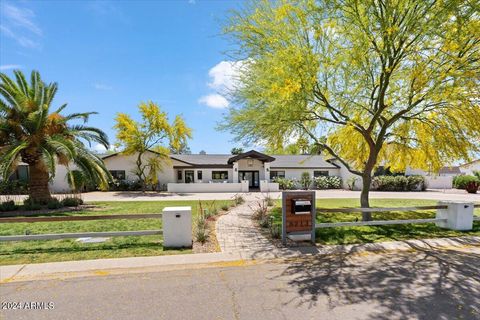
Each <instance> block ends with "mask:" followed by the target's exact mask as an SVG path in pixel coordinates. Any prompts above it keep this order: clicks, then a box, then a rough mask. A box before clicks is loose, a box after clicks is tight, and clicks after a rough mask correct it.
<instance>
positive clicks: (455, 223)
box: [436, 201, 474, 230]
mask: <svg viewBox="0 0 480 320" xmlns="http://www.w3.org/2000/svg"><path fill="white" fill-rule="evenodd" d="M438 205H439V206H445V205H446V206H447V209H438V210H437V214H436V218H437V219H446V220H445V221H441V222H436V225H437V227H440V228H447V229H451V230H472V228H473V209H474V207H473V203H468V202H454V201H439V202H438Z"/></svg>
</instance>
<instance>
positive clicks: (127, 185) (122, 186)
mask: <svg viewBox="0 0 480 320" xmlns="http://www.w3.org/2000/svg"><path fill="white" fill-rule="evenodd" d="M108 189H109V190H110V191H139V190H142V184H141V183H140V181H138V180H132V181H131V180H115V181H113V182H111V183H110V184H109V185H108Z"/></svg>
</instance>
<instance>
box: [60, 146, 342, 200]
mask: <svg viewBox="0 0 480 320" xmlns="http://www.w3.org/2000/svg"><path fill="white" fill-rule="evenodd" d="M157 156H158V154H156V153H155V152H153V151H150V152H147V153H146V154H145V155H144V158H145V159H144V160H147V159H148V158H149V157H157ZM102 158H103V161H104V163H105V166H106V167H107V169H108V170H109V171H110V173H111V174H112V176H113V177H114V178H115V179H118V180H130V181H131V180H136V176H135V174H134V173H133V171H134V168H135V160H136V155H130V156H127V155H124V154H122V153H113V154H109V155H105V156H103V157H102ZM303 172H308V173H309V174H310V177H312V178H313V177H317V176H338V177H341V178H342V180H343V181H344V182H343V183H344V187H347V186H346V180H347V179H348V178H349V177H350V173H349V172H348V170H347V169H346V168H345V167H343V166H342V165H341V164H339V163H336V162H335V161H333V160H325V159H324V157H322V156H321V155H267V154H263V153H260V152H258V151H255V150H251V151H248V152H245V153H242V154H239V155H231V154H171V155H170V156H169V159H168V160H166V161H164V165H163V168H162V172H160V173H159V175H158V180H159V182H160V185H161V186H162V187H163V189H166V190H168V191H170V192H248V191H253V190H259V191H278V184H277V183H273V180H274V178H275V177H285V178H288V179H297V180H300V177H301V175H302V173H303ZM66 174H67V172H66V169H65V168H64V167H61V166H58V168H57V172H56V175H55V178H54V179H53V181H52V183H51V188H52V190H53V191H55V192H63V191H68V190H69V187H68V183H67V179H66Z"/></svg>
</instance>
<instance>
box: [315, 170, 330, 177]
mask: <svg viewBox="0 0 480 320" xmlns="http://www.w3.org/2000/svg"><path fill="white" fill-rule="evenodd" d="M313 176H314V177H315V178H316V177H328V171H313Z"/></svg>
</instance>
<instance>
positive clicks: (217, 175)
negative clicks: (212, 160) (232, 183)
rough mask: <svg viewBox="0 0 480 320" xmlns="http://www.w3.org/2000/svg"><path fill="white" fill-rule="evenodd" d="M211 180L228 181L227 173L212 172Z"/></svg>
mask: <svg viewBox="0 0 480 320" xmlns="http://www.w3.org/2000/svg"><path fill="white" fill-rule="evenodd" d="M212 180H228V171H212Z"/></svg>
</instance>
